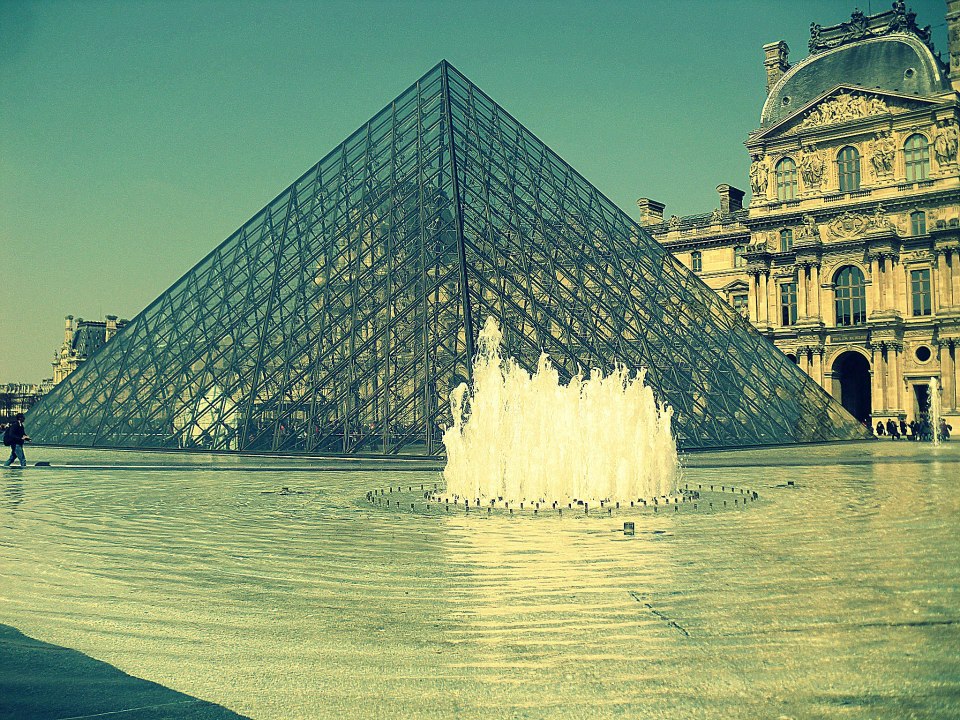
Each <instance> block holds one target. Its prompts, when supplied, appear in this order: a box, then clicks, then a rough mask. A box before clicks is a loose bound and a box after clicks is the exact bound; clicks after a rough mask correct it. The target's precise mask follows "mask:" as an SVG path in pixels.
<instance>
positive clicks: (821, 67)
mask: <svg viewBox="0 0 960 720" xmlns="http://www.w3.org/2000/svg"><path fill="white" fill-rule="evenodd" d="M841 84H843V85H857V86H859V87H863V88H867V89H871V90H872V89H874V88H879V89H880V90H888V91H891V92H897V93H902V94H906V95H925V96H930V95H939V94H940V93H942V92H946V91H949V90H950V82H949V80H948V79H947V77H946V73H945V72H944V71H943V69H942V63H941V62H940V61H939V60H938V59H937V58H936V57H935V56H934V54H933V53H932V52H931V51H930V48H928V47H927V46H926V45H924V44H923V42H921V41H920V40H919V39H918V38H917V37H915V36H914V35H907V34H894V35H886V36H884V37H882V38H873V39H870V40H862V41H859V42H855V43H850V44H848V45H841V46H840V47H838V48H834V49H833V50H827V51H825V52H822V53H819V54H816V55H811V56H809V57H807V58H804V59H803V60H801V61H800V62H799V63H797V64H796V65H794V66H793V67H792V68H790V70H788V71H787V72H786V73H785V74H784V76H783V77H782V78H780V80H779V81H778V82H777V84H776V85H775V86H774V87H773V89H772V90H771V91H770V95H769V97H768V98H767V101H766V102H765V103H764V105H763V111H762V112H761V113H760V125H761V127H769V126H771V125H775V124H776V123H778V122H780V121H781V120H783V119H784V118H786V117H788V116H790V115H792V114H793V113H795V112H797V111H798V110H799V109H800V108H802V107H804V106H805V105H806V104H807V103H809V102H811V101H813V100H815V99H816V98H818V97H819V96H821V95H823V94H824V93H826V92H828V91H829V90H831V89H833V88H834V87H836V86H837V85H841Z"/></svg>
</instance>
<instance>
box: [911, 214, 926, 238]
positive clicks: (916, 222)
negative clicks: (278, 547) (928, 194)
mask: <svg viewBox="0 0 960 720" xmlns="http://www.w3.org/2000/svg"><path fill="white" fill-rule="evenodd" d="M910 234H911V235H926V234H927V214H926V213H925V212H923V210H915V211H914V212H912V213H910Z"/></svg>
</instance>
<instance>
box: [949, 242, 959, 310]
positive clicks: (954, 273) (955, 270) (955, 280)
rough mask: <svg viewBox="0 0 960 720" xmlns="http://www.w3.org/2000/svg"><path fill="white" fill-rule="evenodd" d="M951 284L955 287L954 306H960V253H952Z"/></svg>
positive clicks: (953, 294)
mask: <svg viewBox="0 0 960 720" xmlns="http://www.w3.org/2000/svg"><path fill="white" fill-rule="evenodd" d="M950 284H951V285H952V286H953V293H952V295H951V297H952V298H953V305H954V307H956V306H957V305H960V252H958V251H957V250H954V251H953V252H952V253H950Z"/></svg>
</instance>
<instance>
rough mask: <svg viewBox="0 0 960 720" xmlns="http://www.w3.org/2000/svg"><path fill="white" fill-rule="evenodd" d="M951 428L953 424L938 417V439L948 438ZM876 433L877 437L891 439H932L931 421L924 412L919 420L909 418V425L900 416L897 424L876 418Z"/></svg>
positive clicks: (893, 421)
mask: <svg viewBox="0 0 960 720" xmlns="http://www.w3.org/2000/svg"><path fill="white" fill-rule="evenodd" d="M908 430H909V434H908V432H907V431H908ZM951 430H953V426H952V425H950V424H948V423H947V421H946V419H945V418H940V426H939V431H940V439H941V440H949V439H950V431H951ZM876 433H877V437H884V436H887V437H889V438H890V439H891V440H899V439H900V438H904V439H905V440H920V441H930V440H933V423H932V422H930V418H929V417H928V416H927V415H926V414H923V415H921V416H920V419H919V420H911V421H910V424H909V425H908V424H907V421H906V420H904V419H903V418H900V423H899V424H898V423H897V422H896V421H895V420H893V419H890V420H887V422H886V423H884V422H883V421H882V420H877V427H876Z"/></svg>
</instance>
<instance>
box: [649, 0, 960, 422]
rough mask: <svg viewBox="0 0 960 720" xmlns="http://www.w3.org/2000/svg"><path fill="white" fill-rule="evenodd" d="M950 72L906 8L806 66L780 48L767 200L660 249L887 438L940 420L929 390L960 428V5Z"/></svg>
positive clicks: (769, 108) (654, 228) (840, 40)
mask: <svg viewBox="0 0 960 720" xmlns="http://www.w3.org/2000/svg"><path fill="white" fill-rule="evenodd" d="M947 5H948V8H947V9H948V12H947V16H946V20H947V31H948V38H949V48H948V49H949V58H948V61H945V60H943V59H941V57H940V55H939V54H938V53H937V52H936V51H935V50H934V47H933V45H932V43H931V40H930V31H929V28H921V27H919V26H918V25H917V24H916V22H915V14H914V13H913V12H909V11H908V10H907V9H906V8H905V6H904V3H903V2H895V3H894V4H893V8H892V9H891V10H888V11H886V12H883V13H880V14H877V15H871V16H865V15H863V13H861V12H860V11H855V12H854V13H853V15H852V16H851V18H850V20H849V21H848V22H844V23H840V24H839V25H835V26H832V27H822V26H820V25H817V24H816V23H814V24H812V25H811V31H810V42H809V54H808V55H807V57H805V58H803V59H802V60H800V61H799V62H796V63H795V64H791V62H790V60H789V48H788V47H787V45H786V43H784V42H782V41H781V42H774V43H770V44H768V45H765V46H764V48H763V50H764V53H765V60H764V66H765V68H766V79H767V99H766V102H765V103H764V105H763V109H762V110H761V113H760V126H759V127H758V128H757V129H756V130H754V131H753V132H751V133H750V134H749V135H748V137H747V140H746V146H747V150H748V151H749V153H750V156H751V160H752V162H751V164H750V167H749V181H750V186H751V190H752V199H751V201H750V204H749V206H748V207H743V197H744V192H743V191H742V190H738V189H737V188H734V187H731V186H730V185H720V186H719V187H718V188H717V191H718V193H719V195H720V200H719V207H718V208H717V209H715V210H713V212H710V213H705V214H701V215H694V216H689V217H677V216H671V217H670V218H669V219H666V220H665V219H664V212H663V211H664V205H663V204H662V203H658V202H656V201H654V200H651V199H649V198H641V199H640V200H638V201H637V204H638V206H639V208H640V216H641V222H642V223H643V224H644V226H645V227H646V229H647V230H648V231H650V232H651V233H652V234H653V236H654V237H655V238H656V239H657V240H658V241H659V242H661V243H662V244H663V245H664V246H665V247H667V248H668V249H669V250H670V251H671V252H672V253H674V255H675V256H676V257H678V258H679V259H681V260H682V261H683V262H685V263H686V264H687V265H688V266H689V267H690V268H691V269H692V270H693V271H694V272H696V273H698V274H699V275H700V277H701V278H702V279H703V280H704V281H705V282H706V283H707V284H708V285H709V286H710V287H712V288H713V289H714V290H716V291H717V292H718V293H719V294H720V295H721V296H723V297H724V298H726V299H727V300H728V302H730V303H731V304H732V305H733V306H734V307H735V308H738V309H739V310H740V312H741V313H742V314H743V316H744V317H745V318H748V319H749V320H750V321H751V322H752V323H753V324H754V325H755V326H756V327H757V329H758V330H759V331H760V332H761V333H763V334H764V335H766V336H767V337H769V338H770V340H771V341H772V342H773V343H774V344H775V345H776V346H777V347H778V348H780V349H781V350H782V351H783V352H784V353H786V354H787V355H788V356H789V357H790V358H791V359H792V360H794V361H795V362H796V363H798V364H799V366H800V367H801V368H802V369H803V370H804V371H805V372H806V373H808V374H809V375H810V376H811V377H813V378H814V379H815V380H816V381H817V382H818V383H820V385H821V386H822V387H823V388H824V389H825V390H827V391H828V392H829V393H831V394H832V395H833V396H834V397H836V398H838V399H839V400H840V401H841V402H842V403H843V405H844V406H845V407H846V408H847V409H848V410H849V411H850V412H851V413H852V414H853V415H854V416H855V417H857V418H859V419H861V420H864V421H866V420H867V419H868V418H869V419H870V420H871V424H873V425H875V424H876V422H877V421H878V420H883V421H886V420H887V419H889V418H893V419H900V418H904V419H906V420H908V421H909V420H911V419H914V418H916V417H917V416H918V415H919V414H920V413H922V412H924V411H926V410H927V408H928V406H929V403H930V401H931V398H930V397H929V391H928V388H929V387H930V379H931V378H932V377H933V378H937V380H938V381H939V384H940V387H941V388H942V390H941V405H942V407H943V409H944V412H945V414H946V415H947V416H952V419H951V422H952V424H953V426H954V427H955V428H958V429H960V408H958V387H960V377H958V367H957V360H958V353H960V223H958V216H960V168H958V164H957V149H958V142H960V133H958V130H957V121H958V108H960V103H958V97H960V96H958V90H960V0H949V2H948V3H947Z"/></svg>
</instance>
